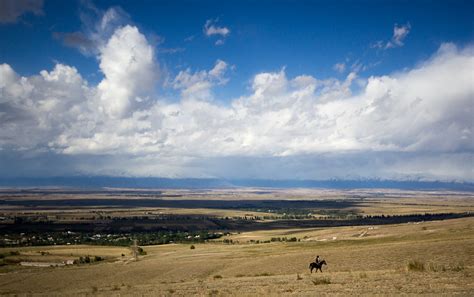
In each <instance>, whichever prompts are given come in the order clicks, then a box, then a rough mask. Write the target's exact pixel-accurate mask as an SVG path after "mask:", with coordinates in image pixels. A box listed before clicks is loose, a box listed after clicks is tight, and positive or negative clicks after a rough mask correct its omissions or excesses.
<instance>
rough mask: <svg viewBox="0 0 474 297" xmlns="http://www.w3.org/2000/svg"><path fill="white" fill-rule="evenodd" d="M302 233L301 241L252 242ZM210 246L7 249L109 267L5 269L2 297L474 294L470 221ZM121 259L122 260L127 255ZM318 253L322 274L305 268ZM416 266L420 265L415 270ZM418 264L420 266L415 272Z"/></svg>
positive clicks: (240, 237) (267, 233) (313, 232)
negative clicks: (140, 252)
mask: <svg viewBox="0 0 474 297" xmlns="http://www.w3.org/2000/svg"><path fill="white" fill-rule="evenodd" d="M280 236H287V237H293V236H294V237H297V238H298V239H301V240H300V241H299V242H272V243H263V244H255V243H247V241H248V239H250V238H252V239H254V240H255V239H257V240H262V241H263V240H265V239H268V238H272V237H280ZM228 237H229V239H230V238H232V239H233V240H234V241H238V243H237V244H223V243H221V242H208V243H203V244H195V249H191V248H190V245H187V244H170V245H160V246H147V247H144V249H145V251H146V252H147V254H146V255H144V256H140V257H139V259H138V261H133V260H132V259H131V258H130V251H129V250H127V249H124V248H118V247H96V246H94V247H90V246H60V247H25V248H15V249H2V250H1V252H2V253H9V252H11V251H13V250H14V251H18V252H19V253H20V255H18V257H24V258H28V257H41V256H38V252H39V251H44V252H47V253H48V257H59V258H61V257H71V255H72V256H73V257H77V256H80V255H86V254H87V255H100V256H102V257H105V258H106V261H103V262H101V263H95V264H84V265H73V266H68V267H47V268H36V267H19V266H9V265H7V266H3V267H1V268H0V273H1V277H0V293H1V294H6V295H14V294H19V295H21V294H26V295H43V296H51V295H57V296H59V295H103V296H119V295H120V296H123V295H139V296H140V295H144V296H190V295H199V296H257V295H270V296H272V295H273V296H288V295H290V296H291V295H294V296H314V295H315V294H318V295H340V296H347V295H402V294H408V295H414V294H423V295H426V296H432V295H446V296H452V295H460V296H472V295H473V294H474V219H473V218H463V219H454V220H446V221H433V222H424V223H419V224H400V225H385V226H375V227H374V226H359V227H337V228H326V229H309V230H302V229H293V230H278V231H271V230H264V231H254V232H247V233H246V232H243V233H240V234H232V235H229V236H228ZM122 254H124V256H122ZM316 254H319V255H321V256H322V257H323V258H325V259H326V260H327V262H328V266H325V267H324V268H323V271H324V272H323V273H322V274H321V273H319V272H318V273H317V274H315V273H313V274H310V273H309V270H308V269H307V266H308V264H309V262H310V261H311V260H313V258H314V256H315V255H316ZM410 263H411V264H413V263H418V264H419V265H421V266H422V267H423V268H422V269H417V268H416V266H413V265H411V264H410ZM413 267H415V268H413Z"/></svg>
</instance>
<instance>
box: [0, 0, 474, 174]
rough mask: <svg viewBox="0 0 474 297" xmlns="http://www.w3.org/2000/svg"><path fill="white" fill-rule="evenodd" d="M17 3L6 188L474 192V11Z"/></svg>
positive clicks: (464, 5)
mask: <svg viewBox="0 0 474 297" xmlns="http://www.w3.org/2000/svg"><path fill="white" fill-rule="evenodd" d="M1 5H2V6H3V7H2V11H3V12H2V13H1V14H0V35H1V36H2V40H1V42H0V64H2V65H3V66H2V67H3V68H2V71H0V75H1V76H0V87H1V88H2V92H1V93H0V96H1V98H0V125H2V126H4V129H3V132H2V133H0V161H1V160H3V162H5V164H10V165H9V167H11V166H13V165H11V164H18V165H17V166H15V167H16V168H5V167H4V168H3V169H2V170H0V174H2V175H4V176H9V175H13V176H15V175H20V176H30V175H33V176H36V175H39V174H41V173H39V172H38V168H37V167H40V168H42V166H44V164H55V163H57V164H61V165H64V166H56V165H54V166H48V167H50V168H51V169H50V170H46V171H45V172H44V174H46V175H71V174H72V175H75V174H79V175H80V174H89V175H90V174H101V175H121V176H122V175H126V176H166V177H239V178H293V177H294V178H298V179H304V178H306V179H325V178H389V179H413V178H415V179H440V180H464V181H466V180H467V181H472V180H473V179H474V173H473V166H472V164H473V163H472V162H473V154H472V149H473V147H474V144H473V142H474V141H473V136H472V128H473V125H472V120H470V112H472V107H473V101H472V100H473V99H472V98H473V95H474V94H473V90H472V87H471V86H470V85H471V83H474V79H473V75H472V73H473V71H474V70H473V69H472V51H473V50H472V42H473V40H474V22H473V19H474V13H473V11H474V9H473V8H474V3H473V2H472V1H224V2H221V1H54V0H49V1H48V0H45V1H9V0H7V1H3V2H2V4H1ZM127 63H128V64H127ZM132 64H133V65H132ZM127 65H130V67H131V68H127V67H128V66H127ZM457 70H459V71H458V72H457ZM453 71H454V72H455V73H453ZM453 78H459V79H458V80H456V81H452V80H453ZM445 79H446V80H445ZM444 83H445V84H444ZM431 84H433V85H431ZM437 88H441V89H442V90H437ZM446 88H447V89H450V88H453V90H452V91H449V92H448V91H446V90H445V89H446ZM454 90H459V91H454ZM420 102H421V103H420ZM417 108H418V109H417ZM405 125H406V126H405ZM78 127H79V128H78ZM447 141H448V142H449V144H447V143H446V142H447ZM97 159H100V160H101V162H99V163H101V164H100V166H95V165H97V163H98V161H97ZM32 164H36V165H32ZM242 164H254V165H249V166H244V168H242V166H241V165H242ZM35 166H37V167H35ZM97 167H100V168H97ZM254 167H255V168H254ZM53 168H54V169H53ZM275 171H279V173H278V174H277V173H275ZM282 172H284V173H282Z"/></svg>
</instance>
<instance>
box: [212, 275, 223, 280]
mask: <svg viewBox="0 0 474 297" xmlns="http://www.w3.org/2000/svg"><path fill="white" fill-rule="evenodd" d="M221 278H222V275H219V274H217V275H214V279H221Z"/></svg>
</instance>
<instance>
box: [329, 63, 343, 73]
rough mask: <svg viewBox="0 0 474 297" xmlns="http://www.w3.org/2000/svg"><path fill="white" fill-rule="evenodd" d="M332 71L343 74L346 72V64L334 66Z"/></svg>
mask: <svg viewBox="0 0 474 297" xmlns="http://www.w3.org/2000/svg"><path fill="white" fill-rule="evenodd" d="M332 69H334V70H335V71H337V72H339V73H343V72H344V71H345V70H346V64H345V63H342V62H341V63H336V64H334V66H333V67H332Z"/></svg>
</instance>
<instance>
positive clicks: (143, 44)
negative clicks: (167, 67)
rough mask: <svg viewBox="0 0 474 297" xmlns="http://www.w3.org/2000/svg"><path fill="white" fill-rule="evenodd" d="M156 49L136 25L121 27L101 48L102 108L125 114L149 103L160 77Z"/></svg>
mask: <svg viewBox="0 0 474 297" xmlns="http://www.w3.org/2000/svg"><path fill="white" fill-rule="evenodd" d="M154 59H155V58H154V49H153V47H152V46H151V45H150V44H149V43H148V41H147V40H146V38H145V36H143V34H141V33H140V32H139V31H138V29H137V28H136V27H133V26H129V25H127V26H125V27H120V28H118V29H117V30H116V31H115V33H114V34H113V35H112V37H111V38H110V39H109V41H108V42H107V44H106V45H105V46H104V47H102V48H101V49H100V69H101V71H102V72H103V73H104V75H105V78H104V79H103V80H102V81H101V82H100V83H99V85H98V87H97V88H98V92H99V97H100V100H101V103H102V104H101V108H102V109H103V110H104V111H105V112H106V113H107V114H108V115H109V116H112V117H119V118H120V117H124V116H127V115H130V113H131V112H132V111H134V110H136V109H137V108H140V107H143V106H146V103H147V102H148V101H149V95H148V94H149V92H150V90H151V89H152V88H153V86H154V83H155V82H156V79H157V65H156V64H155V61H154Z"/></svg>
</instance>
